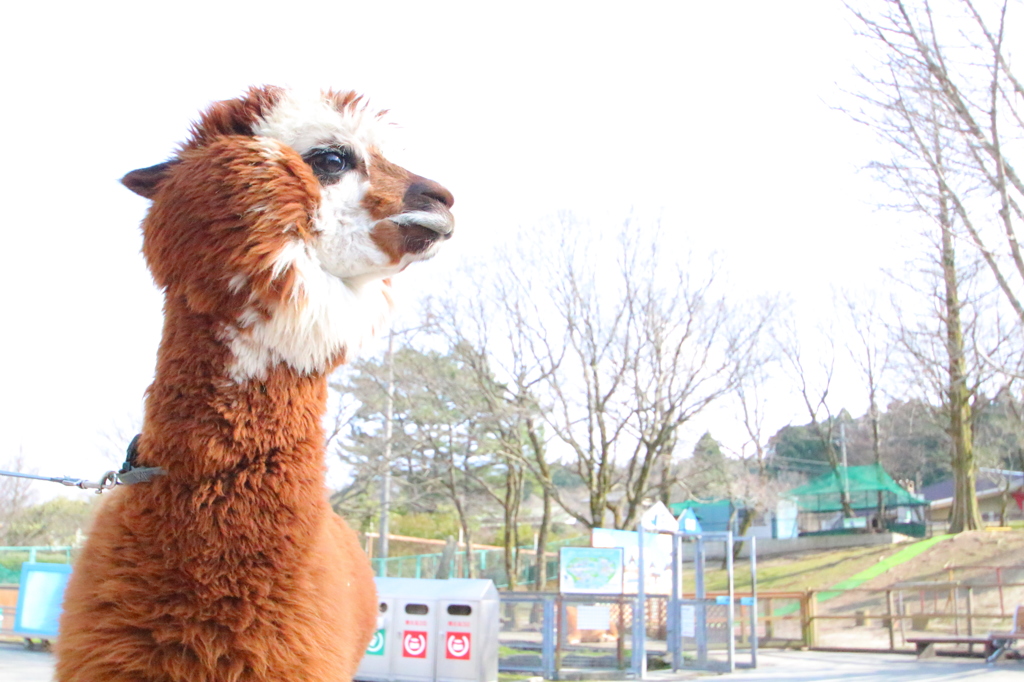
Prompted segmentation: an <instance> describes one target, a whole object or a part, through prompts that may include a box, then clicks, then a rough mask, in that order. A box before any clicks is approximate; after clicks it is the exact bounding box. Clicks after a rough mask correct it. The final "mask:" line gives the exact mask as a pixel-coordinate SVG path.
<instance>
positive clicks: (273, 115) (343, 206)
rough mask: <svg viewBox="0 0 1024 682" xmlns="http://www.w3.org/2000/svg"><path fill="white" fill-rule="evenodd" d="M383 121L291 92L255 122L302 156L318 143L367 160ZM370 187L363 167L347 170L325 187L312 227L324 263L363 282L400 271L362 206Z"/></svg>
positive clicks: (255, 129)
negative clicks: (376, 238)
mask: <svg viewBox="0 0 1024 682" xmlns="http://www.w3.org/2000/svg"><path fill="white" fill-rule="evenodd" d="M384 127H385V124H383V123H382V122H381V121H380V119H379V118H378V117H377V116H376V115H375V114H373V113H371V112H370V111H369V110H368V109H366V108H365V107H363V106H357V107H355V108H353V109H350V110H346V111H345V112H344V113H339V112H338V110H337V109H335V108H334V106H333V104H332V103H331V102H330V101H328V100H327V99H326V98H325V97H324V96H323V95H322V94H320V93H312V94H301V93H296V92H292V91H287V92H285V93H284V94H283V96H282V97H281V99H280V101H279V102H278V103H277V104H276V105H275V106H274V108H273V109H272V110H271V111H270V112H269V113H268V114H267V115H266V116H264V117H263V118H262V119H260V120H259V121H257V122H256V124H255V125H254V126H253V132H254V133H255V134H256V135H259V136H263V137H267V138H271V139H273V140H277V141H279V142H281V143H283V144H285V145H288V146H289V147H291V148H292V149H294V150H295V151H296V152H298V153H299V154H300V155H305V154H306V153H307V152H309V151H310V150H311V149H313V148H315V147H324V146H328V145H340V146H344V147H346V148H348V149H350V150H352V152H353V153H354V154H355V156H356V157H357V158H359V159H361V160H362V161H363V162H364V163H365V162H367V161H368V159H369V153H370V152H369V150H370V148H372V147H377V146H379V144H380V141H381V138H382V137H383V136H382V134H381V133H382V128H384ZM368 188H369V183H368V182H367V178H366V176H365V175H364V174H363V173H362V172H361V171H359V170H356V169H353V170H350V171H348V172H346V173H345V174H344V175H343V176H342V178H341V180H340V181H339V182H337V183H334V184H332V185H329V186H327V187H322V188H321V189H320V206H319V207H318V210H317V214H316V216H315V218H314V222H313V225H312V228H313V230H314V232H315V233H316V235H317V239H316V253H317V256H318V257H319V260H320V263H321V265H322V266H323V267H324V268H325V269H326V270H327V271H328V272H330V273H331V274H333V275H334V276H335V277H340V278H342V279H352V280H354V281H356V282H363V281H365V280H366V279H368V278H373V277H387V276H388V275H391V274H393V273H394V272H396V271H397V270H398V268H395V267H393V266H392V265H391V264H390V259H389V258H388V256H387V255H386V254H384V253H383V252H382V251H381V250H380V249H379V248H378V247H377V245H376V244H374V242H373V240H372V239H371V238H370V232H371V230H372V229H373V226H374V224H375V221H374V220H373V219H372V218H371V217H370V215H369V213H367V211H366V209H364V208H363V206H362V201H363V197H365V196H366V192H367V190H368Z"/></svg>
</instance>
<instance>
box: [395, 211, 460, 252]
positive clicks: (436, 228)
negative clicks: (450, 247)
mask: <svg viewBox="0 0 1024 682" xmlns="http://www.w3.org/2000/svg"><path fill="white" fill-rule="evenodd" d="M389 220H390V221H391V222H392V223H394V224H395V225H396V226H397V227H398V231H399V233H400V234H401V235H402V246H403V251H404V252H405V253H407V254H412V255H423V254H425V253H426V252H427V251H429V250H430V249H431V247H434V246H435V245H436V244H438V243H439V242H441V241H445V240H448V239H451V237H452V232H453V231H454V229H455V220H454V219H453V218H452V214H451V213H449V212H448V210H447V209H442V210H441V211H437V212H435V211H408V212H406V213H400V214H398V215H395V216H392V217H391V218H390V219H389Z"/></svg>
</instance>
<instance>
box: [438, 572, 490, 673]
mask: <svg viewBox="0 0 1024 682" xmlns="http://www.w3.org/2000/svg"><path fill="white" fill-rule="evenodd" d="M448 582H452V583H454V582H459V583H462V584H461V585H458V586H455V585H453V586H452V588H453V589H451V590H449V591H447V593H446V594H445V595H444V596H443V597H442V598H441V599H439V600H438V609H437V618H438V638H437V645H438V653H437V677H436V678H435V679H436V680H438V682H497V680H498V630H499V627H500V615H499V613H498V603H499V602H498V591H497V590H496V589H495V588H494V583H493V582H491V581H490V580H460V581H454V580H451V581H448Z"/></svg>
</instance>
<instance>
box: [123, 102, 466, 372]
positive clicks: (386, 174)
mask: <svg viewBox="0 0 1024 682" xmlns="http://www.w3.org/2000/svg"><path fill="white" fill-rule="evenodd" d="M380 119H381V115H380V114H378V113H376V112H373V111H371V110H370V109H369V108H368V107H367V105H366V103H365V102H364V101H363V99H362V98H361V97H360V96H358V95H356V94H355V93H352V92H346V93H335V92H330V91H329V92H323V93H319V92H317V93H309V94H302V93H298V92H293V91H289V90H285V89H282V88H275V87H263V88H252V89H251V90H250V91H249V92H248V94H247V95H246V96H244V97H242V98H239V99H236V100H228V101H225V102H218V103H216V104H214V105H213V106H211V107H210V108H209V109H208V110H207V111H206V112H205V113H203V114H202V116H201V118H200V120H199V122H198V123H197V124H196V125H195V126H194V127H193V130H192V135H191V137H190V139H189V140H188V141H187V142H186V143H185V144H184V145H183V146H182V148H181V150H180V151H179V152H178V153H177V154H176V156H175V158H173V159H172V160H170V161H168V162H166V163H162V164H158V165H156V166H152V167H149V168H143V169H139V170H136V171H132V172H131V173H128V174H127V175H126V176H125V177H124V178H123V180H122V182H123V183H124V184H125V185H126V186H127V187H128V188H129V189H131V190H132V191H134V192H136V193H137V194H140V195H142V196H144V197H147V198H149V199H151V200H152V201H153V204H152V206H151V207H150V210H149V213H148V214H147V216H146V219H145V221H144V222H143V238H144V239H143V253H144V254H145V257H146V261H147V263H148V264H149V267H150V270H151V271H152V273H153V276H154V278H155V280H156V282H157V284H158V285H159V286H161V287H162V288H164V289H165V291H166V295H167V297H168V300H169V301H170V300H171V299H174V300H175V301H177V302H179V303H181V304H182V305H184V306H185V307H186V308H187V310H188V311H190V312H193V313H197V314H199V315H203V316H207V317H208V318H209V319H211V320H212V321H214V322H215V324H216V325H217V330H218V334H219V336H220V338H221V339H222V340H223V342H224V343H225V344H227V345H228V346H229V348H230V351H231V359H230V361H229V366H228V367H227V370H228V373H229V375H230V376H231V377H232V378H233V379H235V380H236V381H244V380H246V379H251V378H259V377H261V376H263V375H264V374H265V373H266V371H267V369H269V368H270V367H271V366H273V365H275V364H278V363H286V364H288V365H290V366H291V367H292V368H293V369H294V370H296V371H298V372H300V373H304V374H307V373H320V372H325V371H329V370H330V369H331V368H333V367H334V366H335V365H336V364H337V363H338V362H341V361H343V360H344V359H345V356H346V354H348V353H351V352H352V351H354V350H356V349H357V348H358V346H359V344H360V342H361V341H362V339H364V338H365V337H366V336H368V335H370V334H372V333H373V332H374V331H375V330H376V329H377V328H379V327H380V326H381V325H382V324H383V322H384V318H385V316H386V314H387V312H388V309H389V307H390V297H389V294H388V292H389V287H390V279H389V278H390V276H391V275H393V274H395V273H397V272H399V271H401V270H402V269H404V268H405V267H406V266H408V265H409V264H410V263H412V262H414V261H417V260H423V259H425V258H429V257H430V256H432V255H433V254H434V253H435V252H436V251H437V249H438V246H439V244H440V243H441V242H442V241H444V240H446V239H448V238H449V237H451V235H452V229H453V225H454V220H453V218H452V214H451V212H450V210H449V209H450V208H451V206H452V201H453V200H452V196H451V194H450V193H449V192H448V191H447V190H446V189H445V188H443V187H442V186H440V185H438V184H437V183H435V182H433V181H431V180H427V179H426V178H423V177H420V176H418V175H415V174H414V173H411V172H409V171H407V170H405V169H404V168H402V167H400V166H397V165H395V164H393V163H391V162H389V161H388V160H387V159H386V158H385V157H384V156H383V155H382V153H381V151H380V146H379V144H378V139H379V131H380V128H381V126H382V125H383V123H382V122H381V120H380Z"/></svg>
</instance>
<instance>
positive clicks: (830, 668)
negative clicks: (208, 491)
mask: <svg viewBox="0 0 1024 682" xmlns="http://www.w3.org/2000/svg"><path fill="white" fill-rule="evenodd" d="M758 662H759V663H760V667H758V669H757V670H740V671H737V672H735V673H733V674H731V675H712V676H705V675H699V676H696V675H694V674H693V673H689V674H685V675H672V674H669V673H663V672H653V673H651V674H650V678H651V679H652V680H654V682H669V681H670V680H683V679H689V680H692V679H695V678H699V679H703V680H716V681H717V680H721V681H722V682H832V681H833V680H844V681H845V682H953V681H954V680H969V681H970V682H1021V680H1024V661H1000V662H999V663H997V664H996V665H994V666H987V665H985V662H984V661H983V660H982V659H980V658H964V659H957V658H942V657H940V658H933V659H929V660H925V661H918V660H917V659H916V658H914V657H913V656H907V655H901V654H837V653H825V652H817V651H763V650H762V651H761V653H760V656H759V661H758ZM52 675H53V655H52V654H50V653H47V652H43V651H26V650H25V649H23V648H22V647H21V646H20V645H17V644H7V643H0V682H51V679H52Z"/></svg>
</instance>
